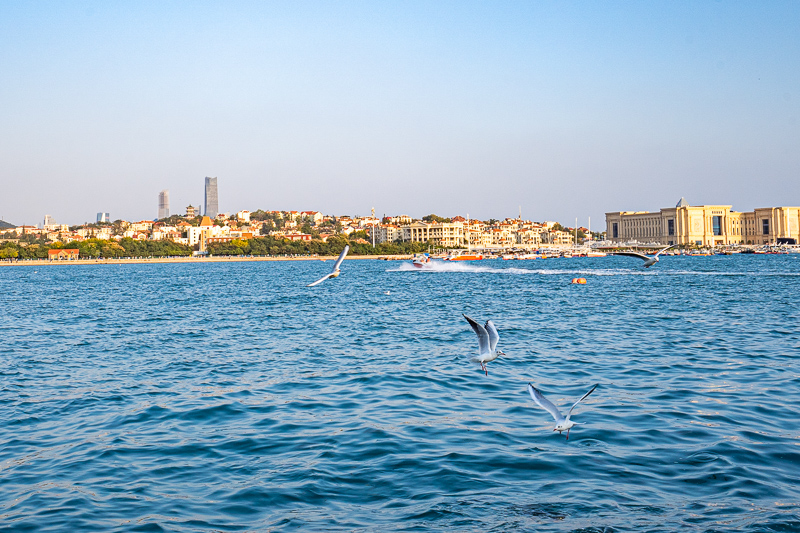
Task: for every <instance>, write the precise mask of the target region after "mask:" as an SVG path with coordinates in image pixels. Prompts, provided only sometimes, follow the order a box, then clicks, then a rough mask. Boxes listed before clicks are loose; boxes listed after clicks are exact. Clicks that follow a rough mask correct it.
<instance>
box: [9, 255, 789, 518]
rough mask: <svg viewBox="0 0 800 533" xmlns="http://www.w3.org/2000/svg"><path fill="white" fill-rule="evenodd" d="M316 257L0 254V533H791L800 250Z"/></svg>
mask: <svg viewBox="0 0 800 533" xmlns="http://www.w3.org/2000/svg"><path fill="white" fill-rule="evenodd" d="M331 265H332V261H328V262H322V261H286V262H248V263H245V262H230V263H198V264H126V265H87V266H79V265H40V266H26V265H21V266H6V267H0V531H114V532H123V531H124V532H127V531H148V532H149V531H154V532H158V531H170V532H173V531H174V532H178V531H180V532H195V531H357V532H358V531H365V532H372V531H498V532H499V531H581V532H618V531H637V532H639V531H644V532H647V531H659V532H660V531H703V532H712V531H713V532H716V531H719V532H728V531H763V532H776V531H798V530H800V328H799V327H798V326H799V322H798V320H799V319H800V309H799V307H800V306H799V305H798V301H800V255H797V254H795V255H784V256H755V255H750V256H745V255H739V256H712V257H694V258H691V257H662V258H661V262H660V263H659V264H657V265H656V266H654V267H653V268H650V269H643V268H642V267H641V262H640V261H637V260H636V259H633V258H628V257H607V258H574V259H547V260H534V261H499V260H484V261H480V262H474V263H458V264H445V263H441V264H438V265H437V267H436V268H435V269H434V270H433V271H430V272H421V271H417V270H415V269H413V267H412V266H411V265H410V264H408V263H402V262H387V261H378V260H349V261H346V262H345V263H344V265H343V267H342V275H341V276H340V277H338V278H336V279H333V280H329V281H326V282H324V283H322V284H321V285H319V286H317V287H312V288H308V287H306V286H305V285H306V284H307V283H309V282H311V281H314V280H316V279H318V278H319V277H321V276H322V275H323V274H325V273H326V272H327V271H328V270H329V269H330V268H331ZM573 277H585V278H586V280H587V283H586V285H572V284H570V283H569V282H570V280H571V279H572V278H573ZM462 313H465V314H467V315H469V316H471V317H473V318H474V319H476V320H478V321H479V322H483V321H486V320H489V319H491V320H492V321H493V322H494V323H495V325H496V326H497V329H498V330H499V333H500V342H499V345H498V348H499V349H500V350H503V351H504V352H505V354H506V355H505V356H504V357H500V358H498V359H497V360H495V361H493V362H491V363H489V364H488V376H486V375H485V374H484V373H483V371H481V369H480V367H479V366H478V365H477V364H474V363H470V362H469V357H470V356H471V355H473V354H475V353H477V337H476V336H475V334H474V333H473V331H472V329H471V328H470V326H469V324H468V323H467V322H466V321H465V320H464V318H463V317H462V316H461V315H462ZM529 382H530V383H533V384H534V385H535V386H536V387H537V388H538V389H540V390H541V391H542V393H544V394H545V395H546V396H547V397H548V398H549V399H550V400H551V401H552V402H553V403H555V404H556V405H558V406H559V407H560V408H562V410H564V411H566V410H568V409H569V407H570V406H571V405H572V404H573V403H574V402H575V401H576V400H577V399H578V398H580V396H581V395H583V394H584V393H585V392H586V391H588V390H589V389H590V388H591V386H592V385H593V384H595V383H598V384H599V385H598V387H597V389H596V390H595V391H594V393H592V395H591V396H589V397H588V398H586V400H584V401H583V402H582V403H580V404H579V405H578V406H577V407H576V408H575V411H574V412H573V414H572V418H573V419H574V420H575V421H577V422H579V423H580V425H578V426H575V427H574V428H573V429H572V431H571V433H570V435H569V440H567V439H566V435H565V434H559V433H557V432H554V431H553V426H554V421H553V418H552V417H551V416H550V415H549V414H548V413H547V412H546V411H544V410H543V409H542V408H540V407H538V406H537V405H536V404H535V403H534V402H533V401H532V400H531V398H530V396H529V395H528V392H527V390H526V387H527V384H528V383H529Z"/></svg>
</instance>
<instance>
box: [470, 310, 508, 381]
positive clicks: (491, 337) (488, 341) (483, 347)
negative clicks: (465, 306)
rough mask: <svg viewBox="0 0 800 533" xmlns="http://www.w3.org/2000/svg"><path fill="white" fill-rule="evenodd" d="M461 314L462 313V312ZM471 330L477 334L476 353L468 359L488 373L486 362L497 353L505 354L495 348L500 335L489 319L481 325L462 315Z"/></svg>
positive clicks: (492, 358) (495, 356) (494, 357)
mask: <svg viewBox="0 0 800 533" xmlns="http://www.w3.org/2000/svg"><path fill="white" fill-rule="evenodd" d="M462 315H464V314H463V313H462ZM464 318H466V319H467V322H469V325H470V326H472V330H473V331H474V332H475V333H476V334H477V335H478V355H476V356H473V357H470V358H469V360H470V361H471V362H473V363H478V364H479V365H481V369H482V370H483V371H484V372H486V375H487V376H488V375H489V371H488V370H486V363H488V362H489V361H494V360H495V359H497V356H498V355H505V354H504V353H503V352H501V351H500V350H497V349H496V348H497V341H499V340H500V335H499V334H498V333H497V328H496V327H494V324H493V323H492V321H491V320H487V321H486V325H484V326H481V325H480V324H478V323H477V322H475V321H474V320H472V319H471V318H470V317H468V316H467V315H464Z"/></svg>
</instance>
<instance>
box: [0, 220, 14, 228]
mask: <svg viewBox="0 0 800 533" xmlns="http://www.w3.org/2000/svg"><path fill="white" fill-rule="evenodd" d="M12 228H16V226H15V225H14V224H10V223H8V222H6V221H5V220H0V230H3V229H12Z"/></svg>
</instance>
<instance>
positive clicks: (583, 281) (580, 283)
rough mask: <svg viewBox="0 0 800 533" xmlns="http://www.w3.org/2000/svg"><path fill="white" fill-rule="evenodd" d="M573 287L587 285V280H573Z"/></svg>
mask: <svg viewBox="0 0 800 533" xmlns="http://www.w3.org/2000/svg"><path fill="white" fill-rule="evenodd" d="M572 284H573V285H586V278H572Z"/></svg>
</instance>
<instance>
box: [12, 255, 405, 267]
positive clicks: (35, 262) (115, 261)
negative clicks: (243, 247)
mask: <svg viewBox="0 0 800 533" xmlns="http://www.w3.org/2000/svg"><path fill="white" fill-rule="evenodd" d="M337 257H338V256H335V255H320V256H300V257H271V256H235V255H232V256H224V255H221V256H210V257H133V258H118V257H117V258H109V259H68V260H50V259H22V260H19V261H17V260H14V261H0V267H3V266H52V265H129V264H150V263H231V262H233V263H241V262H252V261H330V260H335V259H336V258H337ZM358 259H373V260H385V261H403V260H409V259H411V256H410V255H353V256H348V257H346V258H345V260H346V261H351V260H358Z"/></svg>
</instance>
